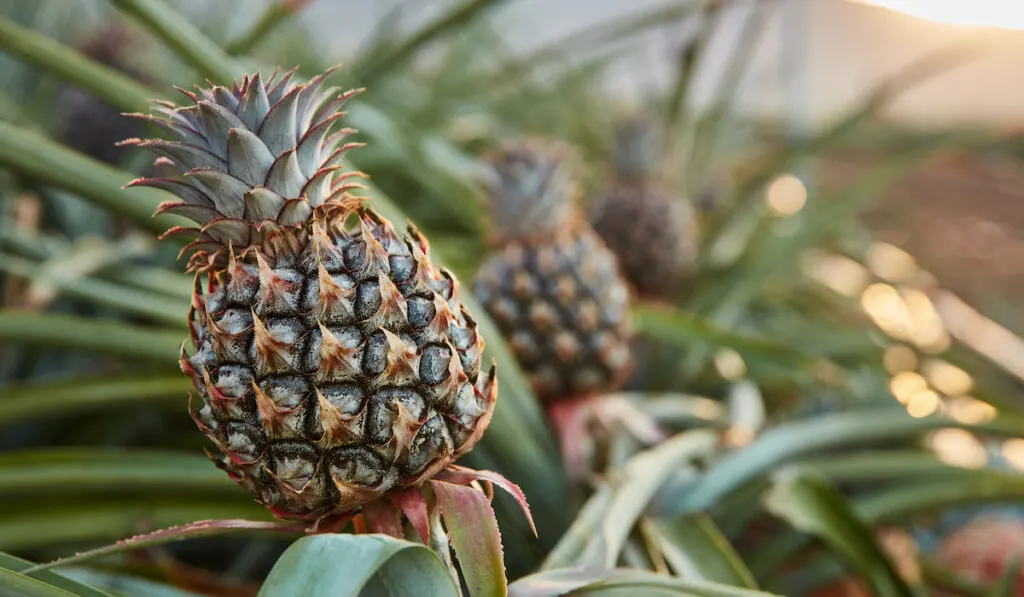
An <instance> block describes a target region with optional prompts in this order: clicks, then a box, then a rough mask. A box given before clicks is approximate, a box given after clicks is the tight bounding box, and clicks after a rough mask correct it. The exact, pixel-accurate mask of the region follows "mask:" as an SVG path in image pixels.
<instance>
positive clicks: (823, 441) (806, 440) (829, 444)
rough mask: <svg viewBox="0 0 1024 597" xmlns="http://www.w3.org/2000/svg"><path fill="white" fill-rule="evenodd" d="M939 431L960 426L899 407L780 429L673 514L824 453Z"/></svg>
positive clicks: (739, 454) (729, 458)
mask: <svg viewBox="0 0 1024 597" xmlns="http://www.w3.org/2000/svg"><path fill="white" fill-rule="evenodd" d="M941 427H962V425H960V424H958V423H956V422H955V421H953V420H951V419H949V418H947V417H942V416H933V417H924V418H921V419H915V418H912V417H910V416H909V415H907V413H906V411H905V410H903V409H902V408H897V407H896V406H883V407H874V408H865V409H861V410H858V411H852V412H841V413H830V414H825V415H821V416H816V417H812V418H809V419H805V420H799V421H794V422H790V423H787V424H783V425H780V426H778V427H775V428H774V429H770V430H768V431H766V432H765V433H763V434H762V435H761V436H760V437H759V438H758V439H757V440H756V441H755V442H754V443H752V444H750V445H749V446H747V447H745V448H743V449H741V450H737V451H735V452H732V453H730V454H728V455H726V456H724V457H723V458H721V459H720V460H719V461H718V462H716V463H715V464H714V466H713V467H712V468H711V469H710V470H709V471H708V472H707V474H705V475H704V477H703V478H702V479H701V481H700V483H698V484H697V485H696V486H695V487H694V488H693V490H692V491H690V492H689V493H687V494H686V495H684V496H682V498H681V499H680V500H679V502H678V503H677V504H676V506H675V511H674V513H676V514H681V513H684V512H697V511H704V510H707V509H709V508H711V507H712V506H713V505H714V504H715V503H716V502H718V500H719V499H721V498H722V497H723V496H725V495H726V494H728V493H730V492H732V491H734V490H735V489H737V488H739V487H740V486H741V485H743V484H745V483H746V482H748V481H750V480H752V479H754V478H756V477H757V476H759V475H762V474H765V473H767V472H768V471H770V470H772V469H773V468H775V467H778V466H779V465H781V464H785V463H787V462H791V461H793V460H794V459H797V458H799V457H801V456H804V455H810V454H814V453H817V452H821V451H823V450H828V449H834V448H842V447H845V446H852V445H857V444H862V443H866V442H874V441H895V440H897V439H901V438H909V437H913V436H915V435H917V434H920V433H923V432H925V431H929V430H932V429H937V428H941Z"/></svg>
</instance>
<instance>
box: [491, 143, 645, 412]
mask: <svg viewBox="0 0 1024 597" xmlns="http://www.w3.org/2000/svg"><path fill="white" fill-rule="evenodd" d="M572 160H573V157H572V155H571V153H570V150H569V148H568V147H567V146H564V145H561V144H558V143H555V142H547V141H541V140H537V139H532V140H528V141H509V142H506V143H504V144H503V145H501V146H500V147H499V148H497V149H496V150H495V151H493V152H492V153H491V154H490V155H489V156H488V157H487V160H486V161H487V162H488V164H489V166H490V168H491V178H490V180H489V181H488V185H487V193H488V199H489V201H490V207H491V211H492V215H493V222H494V238H493V241H494V243H495V245H496V247H497V250H496V251H495V252H494V253H493V254H491V255H490V256H489V257H487V258H486V259H484V261H483V262H482V263H481V265H480V268H479V271H478V273H477V276H476V282H475V294H476V296H477V298H478V299H479V300H480V301H481V302H482V303H483V305H484V307H485V308H486V309H487V311H488V313H490V315H491V317H492V318H493V319H494V321H495V322H496V323H497V324H498V327H499V328H500V329H501V331H502V333H503V334H504V335H505V337H506V338H507V339H508V342H509V344H510V346H511V348H512V350H513V351H514V352H515V354H516V357H517V359H518V361H519V363H520V364H521V365H522V367H523V369H524V370H525V372H526V374H527V376H528V377H529V378H530V381H531V384H532V385H533V387H534V390H535V391H536V393H537V396H538V397H539V398H540V399H541V400H545V401H558V400H567V399H571V398H579V397H585V396H591V395H594V394H598V393H603V392H609V391H613V390H615V389H616V388H617V387H618V386H619V385H620V384H621V383H622V382H623V381H624V379H625V377H626V375H628V373H629V371H630V366H631V364H632V363H631V357H630V351H629V340H630V338H631V335H632V327H631V321H630V316H629V296H630V295H629V291H628V289H627V287H626V285H625V283H624V281H623V280H622V279H621V278H620V276H619V270H618V264H617V262H616V259H615V256H614V254H612V253H611V251H609V250H608V248H607V247H605V245H604V243H603V242H601V239H600V238H599V237H598V236H597V235H596V234H595V233H594V231H593V230H592V229H591V228H590V227H589V226H588V225H587V223H586V222H585V221H584V220H583V219H582V218H581V217H580V214H579V213H578V211H577V209H578V208H577V204H576V201H577V193H578V191H577V182H576V177H577V172H576V171H575V170H574V164H573V161H572Z"/></svg>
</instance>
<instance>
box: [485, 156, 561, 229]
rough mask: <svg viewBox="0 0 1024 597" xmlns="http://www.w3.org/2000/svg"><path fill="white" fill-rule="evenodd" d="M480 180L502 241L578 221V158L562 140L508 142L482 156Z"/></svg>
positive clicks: (559, 227) (558, 227)
mask: <svg viewBox="0 0 1024 597" xmlns="http://www.w3.org/2000/svg"><path fill="white" fill-rule="evenodd" d="M484 163H485V164H486V165H487V166H488V168H487V170H486V174H485V175H484V176H483V177H482V182H483V186H484V190H485V191H486V193H487V198H488V200H489V203H490V208H491V215H492V218H493V221H494V227H495V232H496V233H497V236H498V237H499V239H498V240H499V241H500V240H507V239H520V240H522V239H528V238H532V237H537V236H544V235H546V234H548V233H553V232H556V231H558V230H559V229H564V228H565V226H566V225H567V224H569V223H570V222H572V221H573V218H574V216H575V208H576V200H577V195H578V192H579V190H578V186H577V182H576V178H577V167H578V158H577V156H576V154H575V152H574V151H573V150H572V148H571V147H570V146H569V145H567V144H565V143H561V142H558V141H553V140H546V139H538V138H527V139H515V140H507V141H504V142H502V143H501V144H499V145H498V146H497V147H496V148H495V149H493V150H492V151H490V152H489V153H488V154H487V155H486V156H484Z"/></svg>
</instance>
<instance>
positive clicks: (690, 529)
mask: <svg viewBox="0 0 1024 597" xmlns="http://www.w3.org/2000/svg"><path fill="white" fill-rule="evenodd" d="M642 528H643V530H644V533H645V535H647V536H648V537H649V540H653V541H655V542H656V543H657V547H658V549H659V551H660V552H661V554H662V556H663V557H664V558H665V561H666V562H667V563H668V565H669V566H670V567H671V568H672V570H673V571H674V572H675V573H676V574H677V575H679V576H681V577H683V578H688V579H694V580H707V581H712V582H720V583H723V584H727V585H731V586H736V587H743V588H747V589H757V588H758V587H757V581H756V580H755V579H754V575H753V574H751V573H750V570H748V569H747V567H746V565H744V563H743V560H742V559H741V558H740V556H739V554H737V553H736V550H735V549H734V548H733V547H732V545H730V544H729V540H728V539H727V538H726V537H725V535H723V534H722V531H721V530H720V529H719V528H718V527H717V526H716V525H715V523H714V521H713V520H711V517H709V516H708V515H706V514H693V515H689V516H681V517H678V518H676V519H673V520H664V519H660V520H647V521H645V522H644V525H643V527H642Z"/></svg>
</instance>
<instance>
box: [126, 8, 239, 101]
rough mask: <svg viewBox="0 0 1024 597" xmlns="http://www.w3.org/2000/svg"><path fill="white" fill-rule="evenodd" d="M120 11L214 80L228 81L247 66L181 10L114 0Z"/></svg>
mask: <svg viewBox="0 0 1024 597" xmlns="http://www.w3.org/2000/svg"><path fill="white" fill-rule="evenodd" d="M111 2H112V3H113V4H114V6H116V7H117V8H118V9H119V10H121V11H122V12H124V13H125V14H127V15H129V16H131V17H133V18H135V19H136V20H138V21H139V22H140V23H142V24H143V25H145V26H146V27H147V28H148V29H149V30H150V31H152V32H153V34H154V35H156V37H157V38H159V39H161V40H163V41H164V43H166V44H167V45H168V46H170V47H171V49H172V50H174V52H175V53H177V54H178V56H180V57H181V58H182V59H184V60H185V62H187V63H188V64H190V65H192V66H193V67H195V69H196V70H197V71H199V74H201V75H202V76H204V77H206V78H208V79H211V80H213V81H214V82H215V83H221V84H228V83H231V81H232V80H234V78H235V77H241V76H242V75H244V74H245V72H246V69H245V67H244V66H242V65H241V64H240V63H238V62H236V61H235V59H234V58H232V57H231V56H229V55H228V54H227V53H226V52H225V51H224V50H222V49H220V47H218V46H217V44H215V43H213V42H212V41H210V39H209V38H207V37H206V36H205V35H203V34H202V33H201V32H200V31H199V29H197V28H196V27H195V26H194V25H193V24H192V23H190V22H188V19H186V18H185V16H184V15H182V14H181V13H179V12H177V11H175V10H172V9H171V8H170V7H169V6H167V5H166V4H164V3H163V2H161V1H160V0H111Z"/></svg>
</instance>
